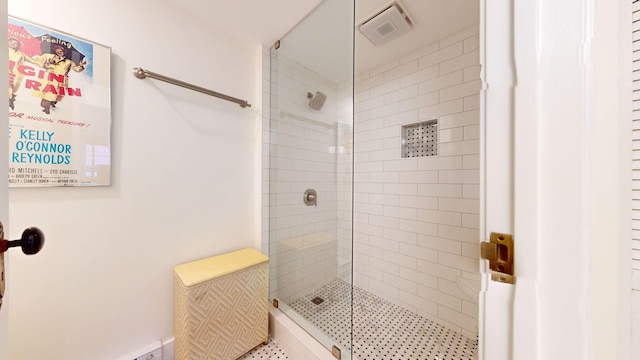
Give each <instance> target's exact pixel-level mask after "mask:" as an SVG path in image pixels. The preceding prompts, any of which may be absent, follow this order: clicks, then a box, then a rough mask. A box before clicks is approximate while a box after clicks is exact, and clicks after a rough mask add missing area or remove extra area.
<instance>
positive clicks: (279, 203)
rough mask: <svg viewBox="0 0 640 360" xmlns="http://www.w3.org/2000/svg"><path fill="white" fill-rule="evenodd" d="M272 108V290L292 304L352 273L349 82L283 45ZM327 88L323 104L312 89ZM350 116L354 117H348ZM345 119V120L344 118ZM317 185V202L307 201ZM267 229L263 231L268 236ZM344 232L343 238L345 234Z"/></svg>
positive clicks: (275, 62) (274, 63)
mask: <svg viewBox="0 0 640 360" xmlns="http://www.w3.org/2000/svg"><path fill="white" fill-rule="evenodd" d="M274 55H275V56H274V57H272V58H271V59H270V60H271V73H270V83H271V89H270V95H271V98H270V99H271V101H270V103H271V104H270V108H269V110H270V112H269V118H267V119H265V120H264V122H263V126H264V128H265V129H267V131H263V143H264V144H266V146H265V148H267V149H268V157H267V158H265V157H263V171H264V172H266V173H268V174H269V175H268V176H267V177H265V178H263V179H264V181H265V182H264V183H263V198H266V199H269V207H268V209H267V208H266V207H265V208H263V210H266V211H267V212H268V214H269V217H268V218H264V217H263V229H264V228H265V227H267V228H268V229H269V230H268V237H267V238H268V239H269V243H268V246H269V254H270V259H271V272H270V277H271V286H270V297H271V298H277V299H278V300H279V301H282V302H284V303H289V302H290V301H292V300H295V299H297V298H299V297H301V296H304V295H306V294H308V293H311V292H313V291H315V290H316V289H317V288H319V287H321V286H323V285H325V284H327V283H328V282H330V281H332V280H335V279H336V277H338V276H339V275H340V276H342V277H343V278H350V277H351V276H350V272H351V215H350V214H351V189H352V186H351V182H352V180H351V179H352V175H351V173H352V161H351V160H350V159H351V145H350V144H346V142H347V141H349V139H351V138H352V135H351V133H352V130H351V129H352V121H351V118H352V116H351V114H352V112H353V106H352V101H351V91H348V89H350V88H351V85H350V84H334V83H332V82H331V81H329V80H326V79H325V78H323V77H322V76H320V75H319V74H317V73H315V72H313V71H312V70H310V69H308V68H306V67H304V66H303V65H301V64H298V63H296V62H294V61H292V60H290V59H288V58H287V57H286V56H285V55H284V54H283V53H281V52H276V53H275V54H274ZM316 91H321V92H322V93H324V94H325V95H326V96H327V100H326V101H325V103H324V106H323V107H322V109H321V110H313V109H310V108H309V106H308V103H309V99H308V98H307V93H315V92H316ZM344 119H348V121H346V120H344ZM343 121H344V123H343ZM307 189H315V190H316V191H317V205H316V206H308V205H305V203H304V201H303V194H304V193H305V190H307ZM264 235H265V232H263V236H264ZM341 239H344V241H340V240H341Z"/></svg>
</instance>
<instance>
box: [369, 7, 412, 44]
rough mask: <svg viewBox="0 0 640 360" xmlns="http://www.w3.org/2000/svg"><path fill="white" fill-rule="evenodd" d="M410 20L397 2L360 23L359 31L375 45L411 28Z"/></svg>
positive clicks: (383, 42)
mask: <svg viewBox="0 0 640 360" xmlns="http://www.w3.org/2000/svg"><path fill="white" fill-rule="evenodd" d="M412 26H413V25H412V23H411V20H410V19H409V17H408V16H407V13H405V11H404V10H403V9H402V7H400V4H398V3H397V2H394V3H392V4H391V5H389V6H388V7H386V8H385V9H384V10H382V11H380V12H379V13H378V14H376V15H374V16H373V17H371V18H369V19H368V20H365V21H364V22H363V23H362V24H360V27H359V28H360V31H361V32H362V33H363V34H364V36H366V37H367V39H369V40H370V41H371V42H372V43H373V44H374V45H375V46H380V45H382V44H385V43H387V42H389V41H391V40H393V39H395V38H397V37H399V36H401V35H403V34H405V33H407V32H408V31H409V30H411V27H412Z"/></svg>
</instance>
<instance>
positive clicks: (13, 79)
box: [7, 38, 44, 110]
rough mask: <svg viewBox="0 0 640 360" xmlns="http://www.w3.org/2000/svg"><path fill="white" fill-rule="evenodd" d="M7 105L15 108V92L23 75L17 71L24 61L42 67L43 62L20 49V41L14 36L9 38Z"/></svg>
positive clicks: (12, 108)
mask: <svg viewBox="0 0 640 360" xmlns="http://www.w3.org/2000/svg"><path fill="white" fill-rule="evenodd" d="M7 42H8V43H9V107H10V108H11V110H14V108H15V101H16V93H17V92H18V89H19V88H20V84H21V83H22V78H23V77H24V75H23V74H22V73H21V72H20V71H18V69H19V68H20V66H22V65H24V63H25V61H27V62H30V63H32V64H35V65H38V66H40V67H42V66H43V65H44V63H43V62H42V61H41V60H40V59H34V58H32V57H31V56H29V55H27V54H26V53H24V52H22V51H21V47H22V42H20V40H18V39H16V38H9V39H8V40H7Z"/></svg>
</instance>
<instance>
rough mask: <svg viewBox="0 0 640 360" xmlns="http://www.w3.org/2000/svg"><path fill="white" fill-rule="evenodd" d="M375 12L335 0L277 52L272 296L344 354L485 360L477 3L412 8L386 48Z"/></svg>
mask: <svg viewBox="0 0 640 360" xmlns="http://www.w3.org/2000/svg"><path fill="white" fill-rule="evenodd" d="M452 3H455V4H452ZM375 4H376V2H372V1H368V0H366V1H365V0H356V1H344V0H325V1H323V2H322V3H321V4H320V5H319V6H318V7H317V8H316V9H315V10H314V11H313V12H312V13H310V14H309V15H308V16H307V17H306V18H305V19H304V20H303V21H301V22H300V23H299V24H298V25H297V26H296V27H295V28H294V29H292V30H291V31H290V32H289V33H287V35H286V36H285V37H284V38H283V39H281V40H280V41H279V42H278V43H279V46H277V47H275V46H274V47H273V48H271V49H270V60H271V61H270V71H269V75H268V76H266V77H268V78H269V80H268V81H269V92H270V102H269V119H268V122H265V131H264V132H263V133H264V134H265V135H264V136H265V137H264V143H265V146H263V151H264V156H263V159H265V166H263V169H264V172H265V173H264V176H263V188H264V194H265V196H264V197H263V199H264V200H265V205H264V206H263V210H264V213H265V215H264V216H263V219H264V221H263V224H264V225H263V227H264V228H263V230H264V231H263V234H266V235H265V236H268V245H269V256H270V286H269V297H270V299H271V300H273V302H274V304H277V305H278V306H277V307H278V310H279V311H281V312H283V313H284V314H286V315H287V316H288V317H289V318H291V319H292V320H294V321H295V322H296V323H297V324H298V325H299V326H300V327H302V328H303V329H304V330H305V331H306V332H308V333H309V334H311V335H312V336H313V337H314V338H315V339H316V340H318V341H319V342H320V343H321V344H322V345H323V346H324V347H325V348H326V349H327V351H329V352H331V351H333V352H334V353H335V352H336V351H339V353H340V354H341V355H340V357H341V358H342V359H350V358H354V359H367V358H375V359H418V358H435V357H438V358H441V359H456V360H458V359H465V360H466V359H473V358H474V356H475V352H476V349H477V327H478V320H477V319H478V310H477V309H478V306H477V304H478V297H477V287H476V285H477V283H478V282H479V277H480V276H479V259H478V253H479V249H478V239H479V223H480V220H479V207H480V204H479V176H480V170H479V169H480V155H479V153H480V143H479V136H480V134H479V132H480V131H479V122H480V114H479V93H480V89H481V86H480V85H481V83H480V76H479V74H480V66H479V44H478V25H477V23H478V19H479V10H478V3H477V2H475V1H469V0H446V1H445V0H442V1H440V0H433V1H429V2H425V1H424V0H405V1H402V4H401V5H402V7H401V9H402V12H403V14H404V16H406V17H407V18H410V19H411V28H410V30H409V31H408V32H407V33H405V34H402V35H400V36H398V37H397V38H396V39H393V40H391V41H388V42H384V44H379V45H375V44H373V43H372V42H370V41H369V40H368V39H366V38H365V36H364V35H363V34H360V33H359V30H358V27H359V24H360V21H358V20H359V19H362V20H363V21H364V20H366V19H372V18H373V17H375V15H376V13H381V12H382V11H383V10H384V9H385V8H386V7H385V5H384V4H382V3H381V2H377V4H378V5H377V7H376V5H375ZM381 4H382V5H381ZM392 4H393V3H389V4H387V5H389V6H391V5H392ZM445 4H450V5H451V4H452V5H454V6H452V7H451V8H452V9H455V11H454V10H451V13H442V14H429V15H425V14H427V13H429V10H430V9H433V8H435V9H439V10H442V11H444V10H443V9H448V7H447V6H445ZM460 9H467V10H468V12H469V14H462V15H464V16H463V19H460V21H457V22H456V23H457V24H462V25H460V26H459V27H458V28H455V29H452V28H448V27H447V26H445V25H444V24H443V23H442V21H441V20H442V18H445V19H447V18H448V19H450V18H451V17H453V16H462V15H461V14H460ZM467 10H465V11H467ZM431 12H433V11H431ZM423 13H424V14H423ZM439 21H440V22H439ZM449 22H451V21H449ZM438 23H440V24H442V26H439V27H438V29H436V30H434V29H432V28H430V27H429V24H431V25H433V26H436V25H437V24H438ZM327 24H331V26H327ZM445 28H446V29H447V30H443V29H445ZM443 31H444V32H443ZM425 34H429V36H433V37H431V38H429V37H428V36H426V35H425ZM423 38H429V39H430V40H429V42H427V43H418V42H419V41H418V40H415V41H412V40H411V39H423ZM407 39H409V40H407ZM420 41H422V40H420ZM408 44H411V45H408ZM376 51H377V52H376ZM354 54H355V56H354ZM372 54H376V55H372ZM390 54H391V55H390ZM393 54H395V55H393ZM390 56H391V57H390ZM374 60H375V61H374ZM376 61H377V62H376ZM309 189H313V190H315V193H314V195H313V199H314V200H317V201H316V202H315V203H314V204H313V205H309V203H308V202H307V195H306V191H308V190H309ZM301 194H305V196H304V197H303V199H301ZM302 200H304V201H302ZM407 324H409V326H407ZM403 339H404V340H407V339H408V340H409V341H408V342H407V341H403ZM408 343H410V344H411V345H410V346H408V347H407V344H408ZM399 354H405V355H399ZM403 356H404V357H403Z"/></svg>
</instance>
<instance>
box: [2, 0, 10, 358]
mask: <svg viewBox="0 0 640 360" xmlns="http://www.w3.org/2000/svg"><path fill="white" fill-rule="evenodd" d="M0 14H2V15H1V16H2V18H3V19H6V18H7V2H6V1H5V2H4V4H3V5H2V6H0ZM4 26H5V28H6V26H7V25H6V21H5V25H4ZM6 46H8V45H7V38H5V37H4V36H2V37H0V47H2V48H3V49H6ZM0 64H2V65H0V66H2V67H3V68H4V69H6V68H7V67H8V66H9V58H8V57H6V58H5V57H3V58H2V60H0ZM2 74H3V75H4V76H3V78H4V79H3V80H2V83H3V84H7V83H8V82H9V77H8V74H7V73H5V72H3V73H2ZM0 106H2V108H3V109H8V108H9V99H8V97H7V96H3V97H2V100H0ZM5 119H6V120H5V122H4V126H3V127H2V133H1V134H0V136H2V137H3V139H5V140H4V141H0V153H2V154H9V140H8V139H9V134H8V131H9V126H8V124H9V118H8V116H7V118H5ZM0 169H2V171H0V174H8V173H9V157H8V156H0ZM0 221H1V222H2V224H3V225H4V232H5V234H8V233H9V228H8V226H9V177H8V176H0ZM8 258H9V256H5V259H4V262H5V267H8V262H9V259H8ZM9 287H10V286H9ZM10 294H11V291H10V289H9V291H6V289H5V294H4V298H3V301H2V309H0V360H3V359H8V358H9V296H8V295H10Z"/></svg>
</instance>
